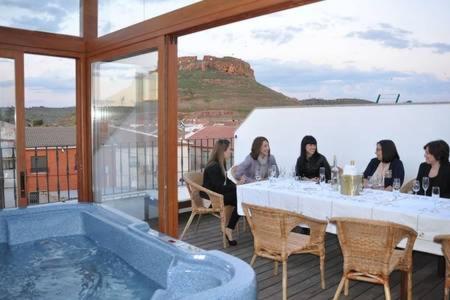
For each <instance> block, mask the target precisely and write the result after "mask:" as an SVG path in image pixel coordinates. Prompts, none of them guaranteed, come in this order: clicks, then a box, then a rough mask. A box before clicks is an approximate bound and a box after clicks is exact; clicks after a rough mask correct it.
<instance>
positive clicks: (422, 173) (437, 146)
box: [417, 140, 450, 198]
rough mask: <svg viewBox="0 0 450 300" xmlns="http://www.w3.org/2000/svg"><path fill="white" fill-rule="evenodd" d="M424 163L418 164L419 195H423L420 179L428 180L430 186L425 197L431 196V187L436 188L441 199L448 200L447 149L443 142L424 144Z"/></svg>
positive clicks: (448, 171) (449, 184) (449, 181)
mask: <svg viewBox="0 0 450 300" xmlns="http://www.w3.org/2000/svg"><path fill="white" fill-rule="evenodd" d="M423 149H424V150H425V155H424V156H425V162H423V163H421V164H420V167H419V172H418V173H417V180H419V181H420V191H419V195H423V194H424V190H423V188H422V178H423V177H428V178H430V186H429V187H428V189H427V196H430V195H431V191H432V188H433V186H438V187H439V191H440V196H441V197H442V198H450V164H449V161H448V155H449V147H448V144H447V143H446V142H445V141H443V140H438V141H433V142H429V143H428V144H426V145H425V146H424V147H423Z"/></svg>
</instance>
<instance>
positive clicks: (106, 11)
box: [98, 0, 200, 36]
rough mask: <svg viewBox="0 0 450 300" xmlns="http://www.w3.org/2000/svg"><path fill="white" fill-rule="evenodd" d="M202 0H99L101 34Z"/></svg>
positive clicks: (99, 27) (99, 31)
mask: <svg viewBox="0 0 450 300" xmlns="http://www.w3.org/2000/svg"><path fill="white" fill-rule="evenodd" d="M196 2H200V0H164V1H161V0H131V1H123V0H99V1H98V34H99V36H102V35H105V34H108V33H110V32H113V31H116V30H119V29H121V28H125V27H127V26H130V25H133V24H136V23H139V22H142V21H145V20H147V19H151V18H154V17H156V16H159V15H162V14H165V13H167V12H171V11H173V10H176V9H178V8H181V7H184V6H187V5H190V4H193V3H196Z"/></svg>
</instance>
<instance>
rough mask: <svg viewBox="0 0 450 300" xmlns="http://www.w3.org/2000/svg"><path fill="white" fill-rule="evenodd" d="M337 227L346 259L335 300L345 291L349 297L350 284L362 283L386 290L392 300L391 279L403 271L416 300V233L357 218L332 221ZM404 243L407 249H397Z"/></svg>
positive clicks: (386, 295) (398, 225)
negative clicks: (413, 279)
mask: <svg viewBox="0 0 450 300" xmlns="http://www.w3.org/2000/svg"><path fill="white" fill-rule="evenodd" d="M330 222H331V223H334V224H336V226H337V232H338V237H339V244H340V245H341V249H342V255H343V256H344V271H343V275H342V279H341V282H340V283H339V286H338V289H337V291H336V294H335V295H334V298H333V299H338V298H339V295H340V294H341V292H342V288H344V287H345V289H344V294H345V295H346V296H347V295H348V283H349V280H360V281H365V282H370V283H375V284H382V285H383V286H384V293H385V297H386V299H388V300H390V299H391V292H390V288H389V276H390V274H391V272H392V271H394V270H400V271H402V272H405V275H406V278H407V279H406V281H407V282H406V289H407V299H412V271H413V263H412V250H413V246H414V242H415V240H416V237H417V232H416V231H414V230H413V229H411V228H409V227H407V226H403V225H400V224H396V223H391V222H383V221H373V220H365V219H354V218H332V219H331V220H330ZM404 239H407V241H406V248H405V249H404V250H399V249H396V246H397V245H398V243H399V242H400V241H402V240H404Z"/></svg>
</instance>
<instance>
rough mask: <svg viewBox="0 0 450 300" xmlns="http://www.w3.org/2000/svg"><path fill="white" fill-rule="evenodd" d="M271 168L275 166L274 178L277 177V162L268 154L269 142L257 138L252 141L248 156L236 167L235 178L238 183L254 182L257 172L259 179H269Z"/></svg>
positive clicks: (259, 137) (263, 138) (261, 137)
mask: <svg viewBox="0 0 450 300" xmlns="http://www.w3.org/2000/svg"><path fill="white" fill-rule="evenodd" d="M272 166H275V168H276V176H278V175H279V170H278V166H277V162H276V160H275V157H274V156H273V155H271V154H270V147H269V141H268V140H267V139H266V138H265V137H263V136H258V137H257V138H255V139H254V140H253V144H252V150H251V152H250V154H249V155H247V157H246V158H245V160H244V161H243V162H242V163H241V164H239V165H238V166H237V168H236V172H235V177H236V178H237V179H238V180H239V183H249V182H254V181H256V178H255V177H256V173H258V172H259V175H260V177H261V179H265V178H267V177H269V172H270V168H271V167H272Z"/></svg>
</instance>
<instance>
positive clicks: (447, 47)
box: [418, 43, 450, 54]
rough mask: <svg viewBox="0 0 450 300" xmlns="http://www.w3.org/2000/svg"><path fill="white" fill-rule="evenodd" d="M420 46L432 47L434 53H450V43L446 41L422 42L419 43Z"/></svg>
mask: <svg viewBox="0 0 450 300" xmlns="http://www.w3.org/2000/svg"><path fill="white" fill-rule="evenodd" d="M418 47H423V48H430V49H432V50H433V52H434V53H438V54H446V53H450V44H446V43H431V44H427V43H421V44H419V45H418Z"/></svg>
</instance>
